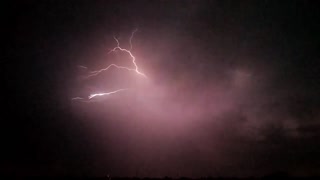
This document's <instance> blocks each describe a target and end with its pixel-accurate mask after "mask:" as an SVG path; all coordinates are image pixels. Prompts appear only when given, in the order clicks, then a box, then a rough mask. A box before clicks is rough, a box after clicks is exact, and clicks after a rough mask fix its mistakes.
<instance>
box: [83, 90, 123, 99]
mask: <svg viewBox="0 0 320 180" xmlns="http://www.w3.org/2000/svg"><path fill="white" fill-rule="evenodd" d="M125 90H128V89H118V90H115V91H111V92H106V93H96V94H90V96H89V97H88V98H89V99H92V98H94V97H97V96H108V95H111V94H115V93H117V92H120V91H125Z"/></svg>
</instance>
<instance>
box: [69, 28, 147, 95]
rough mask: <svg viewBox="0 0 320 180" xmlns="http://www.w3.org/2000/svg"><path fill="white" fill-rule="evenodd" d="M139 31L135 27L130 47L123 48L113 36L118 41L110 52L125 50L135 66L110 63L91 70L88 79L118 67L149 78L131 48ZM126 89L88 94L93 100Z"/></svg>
mask: <svg viewBox="0 0 320 180" xmlns="http://www.w3.org/2000/svg"><path fill="white" fill-rule="evenodd" d="M137 31H138V29H135V30H134V31H133V32H132V33H131V36H130V39H129V43H130V49H125V48H122V47H120V42H119V40H118V39H117V38H116V37H113V38H114V40H115V41H116V43H117V46H116V47H114V48H113V49H111V50H110V51H109V52H108V54H110V53H115V52H117V51H121V52H124V53H127V54H128V55H129V56H130V58H131V61H132V64H133V65H134V68H130V67H125V66H119V65H117V64H110V65H109V66H107V67H106V68H102V69H99V70H96V71H91V72H89V75H87V76H86V79H89V78H92V77H94V76H98V75H99V74H101V73H102V72H104V71H107V70H109V69H110V68H117V69H123V70H127V71H134V72H135V73H137V74H138V75H140V76H142V77H144V78H147V76H146V75H145V74H144V73H142V72H141V71H140V70H139V67H138V65H137V63H136V58H135V56H134V55H133V54H132V52H131V50H132V47H133V46H132V39H133V37H134V34H135V33H136V32H137ZM79 67H80V68H83V69H87V67H85V66H79ZM124 90H128V89H118V90H115V91H111V92H102V93H94V94H90V95H89V96H88V99H89V100H91V99H92V98H95V97H100V96H108V95H112V94H115V93H118V92H121V91H124ZM84 99H85V98H82V97H75V98H72V100H84Z"/></svg>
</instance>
